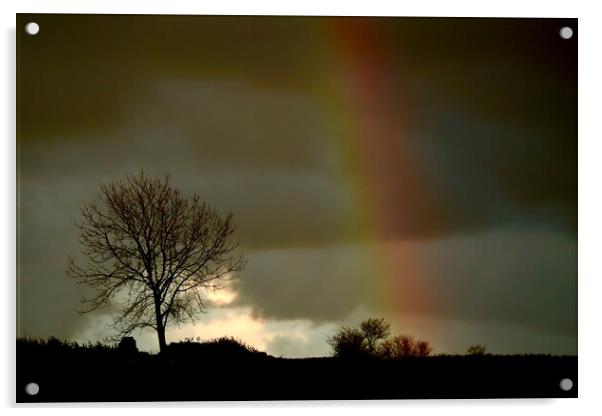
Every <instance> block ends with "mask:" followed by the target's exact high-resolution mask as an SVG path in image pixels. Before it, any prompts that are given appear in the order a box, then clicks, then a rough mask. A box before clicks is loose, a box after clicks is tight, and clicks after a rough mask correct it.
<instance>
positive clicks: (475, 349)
mask: <svg viewBox="0 0 602 416" xmlns="http://www.w3.org/2000/svg"><path fill="white" fill-rule="evenodd" d="M486 353H487V347H486V346H485V345H481V344H477V345H471V346H470V347H468V349H467V350H466V354H468V355H485V354H486Z"/></svg>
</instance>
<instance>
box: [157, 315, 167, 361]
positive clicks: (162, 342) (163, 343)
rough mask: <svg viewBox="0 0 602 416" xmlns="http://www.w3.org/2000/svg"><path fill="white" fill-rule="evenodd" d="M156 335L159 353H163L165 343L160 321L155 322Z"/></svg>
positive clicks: (165, 346)
mask: <svg viewBox="0 0 602 416" xmlns="http://www.w3.org/2000/svg"><path fill="white" fill-rule="evenodd" d="M157 335H158V337H159V352H160V353H164V352H165V350H166V348H167V343H166V342H165V327H164V326H163V325H162V324H161V322H160V320H158V321H157Z"/></svg>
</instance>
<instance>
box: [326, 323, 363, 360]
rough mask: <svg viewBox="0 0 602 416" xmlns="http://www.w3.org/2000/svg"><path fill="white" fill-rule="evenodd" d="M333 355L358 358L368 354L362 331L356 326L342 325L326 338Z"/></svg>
mask: <svg viewBox="0 0 602 416" xmlns="http://www.w3.org/2000/svg"><path fill="white" fill-rule="evenodd" d="M328 344H330V346H331V347H332V349H333V351H334V355H335V357H345V358H358V357H361V356H366V355H368V350H367V349H366V345H365V338H364V334H363V333H362V331H360V330H359V329H356V328H349V327H342V328H341V329H339V330H338V331H337V333H336V334H334V335H333V336H332V337H330V338H328Z"/></svg>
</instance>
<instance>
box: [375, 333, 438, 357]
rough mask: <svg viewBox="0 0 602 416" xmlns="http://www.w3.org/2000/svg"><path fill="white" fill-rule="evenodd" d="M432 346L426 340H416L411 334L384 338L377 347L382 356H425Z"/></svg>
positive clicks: (431, 349) (428, 353)
mask: <svg viewBox="0 0 602 416" xmlns="http://www.w3.org/2000/svg"><path fill="white" fill-rule="evenodd" d="M432 351H433V348H432V347H431V345H430V343H429V342H428V341H416V340H415V339H414V337H413V336H411V335H397V336H395V337H393V338H390V339H387V340H385V341H384V342H383V343H382V344H381V345H380V348H379V351H378V353H379V356H380V357H382V358H402V357H427V356H429V355H430V354H431V352H432Z"/></svg>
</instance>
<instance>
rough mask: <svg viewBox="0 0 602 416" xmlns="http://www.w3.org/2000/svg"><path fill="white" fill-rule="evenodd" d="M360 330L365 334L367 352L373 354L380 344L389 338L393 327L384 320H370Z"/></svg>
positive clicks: (365, 321) (362, 324)
mask: <svg viewBox="0 0 602 416" xmlns="http://www.w3.org/2000/svg"><path fill="white" fill-rule="evenodd" d="M360 330H361V331H362V333H363V334H364V339H365V342H366V350H367V351H368V352H369V353H370V354H372V353H374V352H375V351H376V347H377V345H378V342H379V341H380V340H381V339H385V338H387V337H388V336H389V333H390V332H391V326H390V325H389V323H388V322H386V321H385V320H384V319H383V318H368V319H366V320H364V321H363V322H362V323H361V324H360Z"/></svg>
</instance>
